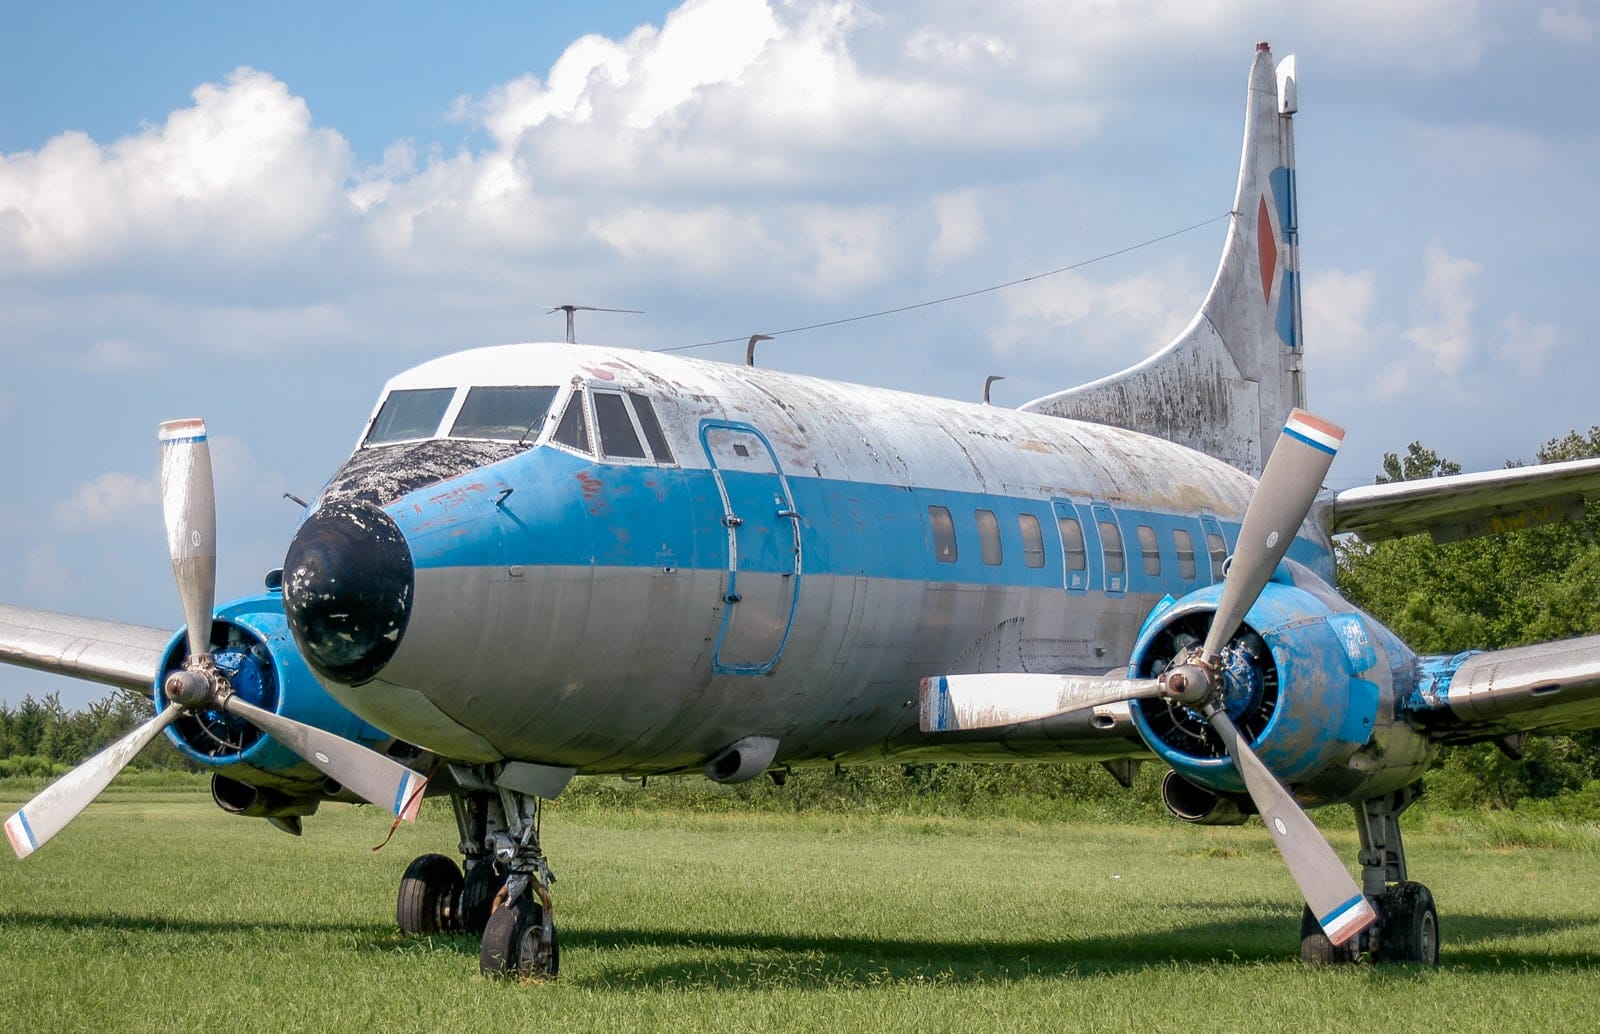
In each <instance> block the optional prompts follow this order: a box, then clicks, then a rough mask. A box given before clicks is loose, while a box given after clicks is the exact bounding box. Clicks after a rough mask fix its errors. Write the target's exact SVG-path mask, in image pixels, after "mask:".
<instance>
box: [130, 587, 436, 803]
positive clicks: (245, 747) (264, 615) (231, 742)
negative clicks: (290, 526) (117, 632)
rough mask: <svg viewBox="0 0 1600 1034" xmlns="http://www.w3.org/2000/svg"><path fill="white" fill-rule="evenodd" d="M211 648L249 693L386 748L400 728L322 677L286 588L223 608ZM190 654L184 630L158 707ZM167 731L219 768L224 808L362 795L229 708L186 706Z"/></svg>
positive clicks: (216, 786) (216, 793) (217, 783)
mask: <svg viewBox="0 0 1600 1034" xmlns="http://www.w3.org/2000/svg"><path fill="white" fill-rule="evenodd" d="M211 647H212V659H213V660H214V661H215V663H216V665H217V667H218V669H220V670H221V671H222V673H223V674H225V675H226V676H227V677H228V680H229V682H230V683H232V685H233V688H234V691H235V692H236V693H237V694H238V695H239V696H240V697H241V698H243V699H244V700H247V701H249V702H250V703H252V704H255V705H256V706H257V707H261V708H264V709H266V710H269V711H274V712H276V713H278V714H281V715H283V716H285V717H288V718H293V719H294V720H296V721H299V722H304V723H306V724H307V725H315V726H317V727H318V728H321V729H326V730H327V731H328V732H331V733H335V734H337V735H339V736H343V737H344V738H346V739H349V740H354V741H356V742H358V743H361V744H363V745H364V746H367V747H371V748H372V749H374V750H377V751H379V752H384V751H388V750H390V749H391V748H393V747H395V745H396V743H397V741H396V740H395V739H394V737H392V736H390V735H389V734H387V733H385V732H383V731H381V730H379V729H376V728H374V727H373V726H371V725H368V724H367V723H366V722H364V721H362V720H361V719H360V718H357V717H356V716H355V715H353V714H351V713H350V712H349V711H348V710H346V709H345V708H344V706H343V705H341V704H340V703H338V702H337V701H336V700H334V699H333V698H332V697H330V696H329V695H328V694H327V692H326V691H325V690H324V689H323V688H322V686H321V685H319V684H318V682H317V679H316V676H314V675H313V674H312V673H311V669H310V668H308V667H307V666H306V663H305V661H304V660H303V659H302V658H301V656H300V653H299V651H298V650H297V649H296V648H295V643H294V637H293V635H292V634H291V633H290V631H289V624H288V621H287V619H286V618H285V617H284V613H283V595H282V593H279V592H270V593H267V594H264V595H261V596H251V597H247V598H245V599H242V600H237V601H235V602H233V603H229V604H227V605H225V606H223V607H220V608H218V610H217V612H216V619H215V621H214V622H213V623H212V626H211ZM188 655H189V647H188V641H187V637H186V633H185V631H184V630H183V629H179V631H178V633H177V634H176V635H175V636H173V639H172V642H171V643H169V644H168V646H167V652H166V655H165V656H164V657H163V659H162V666H161V674H160V676H158V677H157V678H156V684H155V706H156V710H157V711H160V710H161V709H162V708H163V707H165V706H166V704H167V700H166V697H165V694H164V693H163V691H162V684H163V682H165V680H166V677H167V676H168V675H169V674H171V673H172V672H173V671H176V670H178V669H180V668H182V667H183V662H184V659H185V658H187V657H188ZM166 734H167V738H168V739H169V740H171V741H172V743H173V745H174V746H176V747H177V748H178V750H179V752H181V753H182V754H183V755H184V756H185V757H187V758H188V759H189V760H190V761H193V762H195V763H196V764H198V765H201V766H203V767H205V768H207V769H210V770H211V771H212V773H213V774H212V787H211V789H212V797H213V798H214V799H215V800H216V802H217V804H218V805H219V806H220V807H222V808H223V810H225V811H229V812H233V813H235V814H241V815H258V816H265V817H268V818H273V817H287V816H295V815H307V814H310V813H311V812H312V811H314V810H315V809H316V806H317V804H318V803H320V802H321V801H323V800H331V799H339V800H352V801H353V800H355V799H356V798H354V797H351V796H349V795H348V794H347V793H346V792H345V791H344V789H343V788H342V787H340V786H338V785H337V784H334V783H332V782H331V781H330V780H328V779H326V778H325V777H324V776H323V774H322V773H321V772H319V771H317V770H316V769H315V768H313V767H312V766H311V765H310V764H308V763H306V762H305V761H304V760H302V759H301V758H300V757H299V756H298V755H296V754H295V753H294V752H292V751H290V750H289V749H288V748H286V747H284V746H282V745H281V744H279V743H278V742H277V741H276V740H274V739H272V738H271V737H270V736H267V735H266V734H265V733H263V732H261V731H260V730H259V729H257V728H256V727H255V726H253V725H251V724H249V723H248V722H245V721H242V720H240V719H238V718H234V717H233V716H231V715H228V714H225V713H223V712H222V711H218V710H207V711H202V712H199V713H197V714H185V715H184V716H182V717H181V718H179V719H178V720H177V721H176V722H174V723H173V724H172V725H171V726H169V727H168V728H167V733H166ZM406 749H407V748H406V745H404V744H401V745H400V750H401V751H404V750H406Z"/></svg>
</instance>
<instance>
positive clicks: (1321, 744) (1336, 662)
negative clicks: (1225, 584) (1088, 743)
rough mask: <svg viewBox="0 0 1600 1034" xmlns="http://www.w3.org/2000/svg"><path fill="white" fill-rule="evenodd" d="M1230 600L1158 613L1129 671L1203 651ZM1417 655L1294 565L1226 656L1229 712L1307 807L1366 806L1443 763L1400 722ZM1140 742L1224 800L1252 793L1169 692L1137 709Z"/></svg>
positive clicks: (1214, 591) (1211, 599) (1200, 723)
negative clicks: (1398, 710)
mask: <svg viewBox="0 0 1600 1034" xmlns="http://www.w3.org/2000/svg"><path fill="white" fill-rule="evenodd" d="M1220 597H1221V587H1220V586H1211V587H1208V588H1205V589H1201V590H1199V591H1197V592H1194V593H1191V594H1190V595H1188V596H1186V597H1184V598H1183V599H1182V600H1180V601H1176V602H1172V603H1168V604H1167V605H1165V606H1164V607H1158V608H1157V610H1156V611H1154V612H1152V614H1151V616H1150V617H1149V618H1148V619H1147V620H1146V622H1145V627H1144V629H1143V630H1142V632H1141V633H1140V636H1139V640H1138V642H1137V644H1136V645H1135V647H1134V653H1133V658H1132V662H1131V664H1130V665H1129V674H1130V675H1131V676H1132V677H1135V678H1151V677H1154V676H1157V675H1160V674H1161V672H1162V671H1163V670H1164V669H1165V668H1166V667H1167V665H1168V664H1170V663H1171V662H1172V661H1173V659H1174V658H1176V657H1178V656H1179V655H1180V654H1182V653H1183V652H1185V651H1186V650H1188V649H1190V648H1192V647H1195V646H1198V645H1199V644H1200V642H1201V641H1203V640H1204V638H1205V635H1206V631H1207V630H1208V629H1209V628H1210V625H1211V617H1212V614H1213V613H1214V612H1215V610H1216V608H1217V603H1218V600H1219V599H1220ZM1415 660H1416V658H1415V655H1414V654H1412V652H1411V651H1410V650H1409V649H1407V648H1406V647H1405V646H1404V644H1402V643H1401V642H1400V641H1399V639H1398V638H1396V637H1395V636H1394V635H1393V633H1391V632H1389V631H1388V630H1387V629H1385V628H1384V627H1383V626H1382V625H1380V624H1378V623H1377V622H1376V621H1374V620H1372V619H1371V618H1370V617H1368V616H1367V615H1365V614H1363V613H1361V612H1360V611H1359V610H1357V609H1356V608H1354V607H1352V606H1351V605H1350V604H1349V603H1348V602H1347V601H1346V600H1344V599H1343V598H1342V597H1340V596H1339V595H1338V594H1337V593H1336V592H1334V591H1333V590H1332V589H1331V588H1329V587H1328V586H1327V584H1326V583H1325V582H1323V581H1322V580H1321V579H1320V578H1318V577H1317V576H1316V575H1315V574H1314V573H1312V572H1311V571H1310V570H1309V569H1308V568H1305V567H1303V566H1301V565H1299V564H1296V563H1293V562H1290V561H1286V562H1285V563H1284V564H1282V565H1280V567H1279V569H1278V572H1277V573H1276V575H1275V576H1274V578H1273V580H1272V581H1270V582H1268V583H1267V586H1266V588H1265V589H1264V590H1263V591H1262V593H1261V595H1260V597H1259V598H1258V599H1257V600H1256V602H1255V605H1254V606H1252V607H1251V608H1250V611H1249V613H1248V614H1246V615H1245V620H1244V623H1243V625H1241V626H1240V628H1239V630H1238V631H1237V632H1236V633H1235V634H1234V637H1233V639H1232V640H1231V641H1230V642H1229V643H1228V645H1227V647H1226V648H1225V649H1224V651H1223V665H1222V667H1223V678H1224V683H1225V686H1226V688H1225V691H1224V706H1225V708H1226V710H1227V712H1228V715H1229V717H1231V718H1232V719H1233V722H1234V724H1235V725H1236V726H1237V727H1238V728H1239V731H1240V734H1241V735H1242V736H1243V737H1245V738H1246V739H1247V740H1248V741H1249V743H1250V744H1251V746H1252V747H1253V748H1254V750H1255V751H1256V753H1257V754H1258V755H1259V756H1260V757H1261V760H1262V761H1263V762H1264V763H1265V764H1266V766H1267V768H1268V769H1269V770H1271V771H1272V773H1273V774H1274V775H1276V776H1277V777H1278V779H1279V780H1280V781H1281V782H1283V783H1284V784H1285V785H1287V786H1288V787H1290V789H1291V790H1293V791H1294V793H1295V795H1296V796H1297V797H1298V798H1299V799H1300V800H1301V802H1302V803H1304V804H1307V805H1317V804H1329V803H1334V802H1336V801H1348V800H1356V799H1360V798H1362V797H1366V796H1372V795H1375V794H1377V793H1383V792H1387V790H1389V789H1393V788H1396V787H1398V786H1402V785H1405V784H1406V783H1408V782H1410V781H1412V780H1413V779H1415V778H1417V777H1418V776H1420V775H1421V773H1422V771H1423V770H1424V769H1426V767H1427V763H1428V761H1429V760H1431V758H1432V748H1431V747H1430V746H1429V745H1428V743H1427V741H1426V740H1425V739H1424V738H1423V737H1421V736H1420V735H1418V734H1417V733H1415V732H1414V731H1412V730H1411V729H1410V728H1409V727H1408V726H1406V725H1404V724H1403V723H1400V722H1397V721H1396V719H1395V700H1396V691H1397V689H1398V690H1399V692H1400V693H1401V694H1402V695H1403V694H1404V693H1405V692H1408V691H1409V689H1410V685H1411V682H1412V680H1413V679H1414V678H1415ZM1131 710H1132V714H1133V720H1134V725H1135V727H1136V728H1137V729H1138V731H1139V734H1140V736H1142V737H1143V738H1144V740H1145V742H1146V743H1147V744H1148V745H1149V746H1150V748H1151V750H1153V751H1155V753H1156V754H1157V755H1159V756H1160V757H1161V758H1162V760H1164V761H1166V762H1167V764H1169V765H1170V766H1172V768H1173V770H1174V771H1176V772H1177V773H1178V774H1179V775H1181V776H1182V777H1183V778H1184V779H1186V780H1188V781H1189V782H1190V783H1193V784H1194V785H1195V786H1198V787H1204V788H1206V789H1209V790H1212V791H1215V792H1217V793H1219V794H1224V795H1234V794H1241V793H1243V792H1244V782H1243V780H1242V778H1241V777H1240V775H1239V772H1238V769H1237V768H1236V767H1235V766H1234V764H1233V762H1232V760H1231V759H1230V758H1228V756H1227V753H1226V750H1225V749H1224V747H1223V745H1222V741H1221V739H1220V738H1219V737H1218V736H1217V734H1216V732H1215V730H1213V729H1212V728H1211V726H1210V724H1209V723H1208V722H1207V721H1206V720H1205V719H1204V718H1203V717H1202V716H1201V715H1200V714H1199V713H1198V712H1197V711H1194V710H1192V709H1190V708H1189V707H1187V706H1185V705H1184V704H1182V703H1179V702H1177V701H1174V700H1171V699H1168V698H1165V697H1161V698H1154V699H1148V700H1139V701H1135V702H1134V703H1133V704H1132V708H1131Z"/></svg>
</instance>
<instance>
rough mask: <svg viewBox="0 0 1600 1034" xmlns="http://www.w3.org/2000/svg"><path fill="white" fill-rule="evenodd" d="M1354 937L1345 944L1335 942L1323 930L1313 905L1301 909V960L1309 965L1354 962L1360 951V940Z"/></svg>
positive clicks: (1333, 964) (1334, 964)
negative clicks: (1313, 912) (1313, 910)
mask: <svg viewBox="0 0 1600 1034" xmlns="http://www.w3.org/2000/svg"><path fill="white" fill-rule="evenodd" d="M1359 940H1360V938H1358V937H1352V938H1351V939H1350V940H1348V941H1346V942H1345V943H1343V944H1334V943H1333V942H1332V941H1330V940H1328V935H1327V934H1325V933H1323V932H1322V924H1321V923H1319V922H1317V917H1316V916H1314V915H1312V914H1311V906H1310V905H1306V906H1303V907H1302V908H1301V909H1300V961H1301V962H1304V963H1305V964H1306V965H1308V966H1336V965H1343V964H1345V963H1350V962H1354V961H1355V960H1356V957H1357V956H1358V954H1359V953H1360V949H1359V947H1358V941H1359Z"/></svg>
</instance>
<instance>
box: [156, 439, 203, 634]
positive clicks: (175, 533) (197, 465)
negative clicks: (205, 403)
mask: <svg viewBox="0 0 1600 1034" xmlns="http://www.w3.org/2000/svg"><path fill="white" fill-rule="evenodd" d="M160 440H161V513H162V516H163V517H164V518H165V519H166V523H167V552H168V553H169V554H171V556H172V573H173V576H174V577H175V578H177V581H178V595H179V597H180V598H181V599H182V600H183V620H184V622H185V623H186V624H187V625H188V626H189V656H191V657H207V656H210V654H211V615H212V611H213V610H214V604H215V601H216V592H217V503H216V494H215V488H214V487H213V485H212V481H211V446H209V445H208V444H206V423H205V421H204V420H199V419H188V420H168V421H167V422H166V423H164V424H162V425H161V430H160Z"/></svg>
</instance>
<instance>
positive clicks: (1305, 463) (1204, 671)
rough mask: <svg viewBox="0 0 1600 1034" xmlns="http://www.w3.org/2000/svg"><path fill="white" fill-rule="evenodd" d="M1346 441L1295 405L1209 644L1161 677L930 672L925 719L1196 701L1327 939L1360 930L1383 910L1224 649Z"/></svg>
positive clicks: (949, 725) (1013, 718) (971, 721)
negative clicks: (1241, 694) (1254, 731)
mask: <svg viewBox="0 0 1600 1034" xmlns="http://www.w3.org/2000/svg"><path fill="white" fill-rule="evenodd" d="M1343 439H1344V431H1343V430H1342V429H1340V428H1339V427H1336V426H1335V425H1333V424H1330V423H1328V422H1327V421H1325V420H1322V419H1320V418H1318V417H1315V416H1313V415H1311V414H1310V413H1307V412H1305V411H1304V410H1299V409H1296V410H1294V411H1293V412H1291V413H1290V414H1289V419H1288V421H1287V422H1286V423H1285V424H1284V428H1283V433H1282V434H1281V435H1280V436H1279V438H1278V443H1277V446H1276V447H1275V448H1274V449H1273V450H1272V456H1271V458H1270V459H1268V461H1267V467H1266V470H1264V471H1263V472H1262V474H1261V480H1260V482H1258V483H1257V485H1256V491H1255V495H1253V496H1252V497H1251V499H1250V505H1249V507H1248V508H1247V509H1246V510H1245V515H1244V522H1243V524H1242V525H1241V526H1240V528H1239V540H1238V543H1237V546H1236V548H1235V549H1234V553H1233V559H1232V561H1231V562H1230V564H1229V566H1228V573H1227V574H1226V575H1225V576H1224V577H1223V580H1222V595H1221V598H1220V599H1219V600H1218V602H1217V610H1216V613H1215V614H1213V615H1212V618H1211V627H1210V630H1209V631H1208V632H1207V634H1206V638H1205V642H1204V643H1203V644H1201V645H1200V646H1199V647H1198V648H1195V649H1191V650H1190V651H1189V652H1187V653H1185V654H1180V655H1179V656H1178V657H1177V658H1175V659H1174V661H1173V663H1172V665H1171V666H1169V667H1168V668H1167V669H1166V670H1165V671H1164V672H1162V674H1161V677H1160V678H1157V679H1129V678H1117V677H1113V676H1103V677H1101V676H1092V675H994V674H978V675H947V676H943V677H939V678H932V679H924V680H923V683H922V692H921V700H922V716H921V717H922V728H923V729H924V730H925V731H930V732H932V731H940V730H944V729H973V728H992V727H996V726H1004V725H1013V724H1016V723H1017V722H1025V721H1033V720H1037V719H1041V718H1049V717H1053V716H1055V715H1057V714H1063V713H1066V712H1069V711H1078V710H1083V709H1085V708H1089V707H1098V706H1102V705H1105V704H1111V703H1116V702H1118V701H1124V700H1137V699H1142V698H1147V697H1155V696H1166V697H1168V698H1170V699H1173V700H1176V701H1178V702H1180V703H1183V704H1185V705H1188V706H1189V707H1192V708H1194V709H1195V710H1197V711H1198V712H1199V713H1200V714H1201V715H1203V716H1204V717H1205V719H1206V721H1207V722H1209V723H1210V725H1211V727H1212V728H1213V729H1215V730H1216V732H1217V735H1218V736H1219V737H1221V738H1222V742H1223V745H1224V746H1225V747H1226V748H1227V751H1228V756H1229V757H1231V758H1233V762H1234V765H1235V766H1236V767H1237V768H1238V769H1239V774H1240V775H1241V776H1242V777H1243V779H1244V784H1245V789H1246V791H1247V792H1248V793H1249V795H1250V799H1251V801H1253V802H1254V803H1255V806H1256V810H1257V811H1259V812H1260V813H1261V817H1262V820H1263V821H1264V822H1265V823H1266V825H1267V828H1268V829H1269V830H1271V831H1272V834H1273V844H1274V845H1276V847H1277V848H1278V853H1279V854H1281V855H1282V856H1283V860H1284V864H1286V865H1287V866H1288V868H1289V872H1290V874H1291V875H1292V876H1293V877H1294V881H1295V883H1296V885H1298V886H1299V888H1300V893H1301V895H1302V896H1303V897H1304V898H1305V901H1306V904H1307V905H1309V906H1310V908H1311V911H1312V914H1314V915H1315V916H1316V917H1317V920H1318V922H1319V923H1321V925H1322V929H1323V932H1324V933H1326V934H1327V935H1328V939H1329V940H1330V941H1332V942H1333V943H1334V944H1343V943H1344V942H1345V941H1348V940H1349V939H1350V938H1352V937H1354V936H1355V935H1357V934H1359V933H1360V932H1361V931H1362V930H1364V929H1366V928H1367V927H1368V926H1370V925H1371V924H1372V923H1373V922H1375V921H1376V920H1377V913H1376V912H1374V911H1373V908H1372V905H1371V904H1369V903H1368V901H1367V899H1366V897H1365V895H1363V894H1362V893H1361V889H1360V888H1359V887H1357V886H1356V883H1355V880H1353V879H1352V878H1351V876H1350V873H1349V872H1348V871H1347V870H1346V869H1345V867H1344V863H1343V862H1341V861H1340V860H1339V856H1338V855H1336V854H1335V853H1334V851H1333V848H1332V847H1331V846H1330V845H1329V844H1328V841H1327V840H1326V839H1325V838H1324V837H1323V835H1322V833H1321V831H1320V830H1318V829H1317V827H1316V825H1315V824H1314V823H1312V821H1311V818H1310V816H1308V815H1307V814H1306V813H1305V811H1304V810H1303V809H1302V808H1301V807H1300V805H1299V803H1298V802H1297V801H1296V800H1295V799H1294V795H1293V794H1291V793H1290V792H1289V791H1288V789H1286V788H1285V787H1284V785H1283V784H1282V783H1280V782H1279V781H1278V779H1277V777H1276V776H1274V775H1273V774H1272V773H1271V771H1269V770H1268V769H1267V766H1266V765H1265V764H1263V763H1262V761H1261V759H1260V758H1259V757H1257V756H1256V753H1255V751H1254V750H1252V749H1251V747H1250V744H1249V743H1248V742H1246V741H1245V739H1244V738H1243V737H1242V736H1240V735H1239V730H1238V728H1237V727H1236V726H1235V725H1234V724H1233V719H1232V718H1230V717H1229V716H1228V712H1227V710H1226V709H1225V708H1224V706H1223V689H1224V680H1223V674H1222V650H1223V647H1224V646H1225V645H1226V644H1227V643H1228V641H1229V640H1231V639H1232V638H1233V635H1234V633H1235V632H1236V631H1238V629H1239V625H1240V624H1241V623H1242V622H1243V621H1244V617H1245V614H1246V613H1248V612H1249V610H1250V608H1251V607H1252V606H1253V605H1254V604H1255V601H1256V598H1257V597H1258V596H1260V595H1261V590H1262V589H1263V588H1265V587H1266V584H1267V582H1268V581H1270V580H1271V578H1272V573H1273V571H1274V570H1276V568H1277V566H1278V563H1279V562H1280V561H1281V560H1283V558H1284V556H1285V555H1286V554H1287V553H1288V551H1289V545H1290V543H1292V542H1293V541H1294V537H1295V533H1296V532H1297V531H1298V530H1299V528H1300V525H1301V524H1303V523H1305V519H1306V516H1307V515H1308V514H1309V513H1310V512H1311V506H1312V503H1314V502H1315V501H1316V497H1317V492H1318V491H1319V490H1320V488H1321V486H1322V479H1323V477H1324V476H1326V474H1327V473H1328V467H1329V466H1330V465H1332V463H1333V457H1334V455H1335V454H1336V453H1337V452H1338V449H1339V443H1340V442H1341V441H1343Z"/></svg>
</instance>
